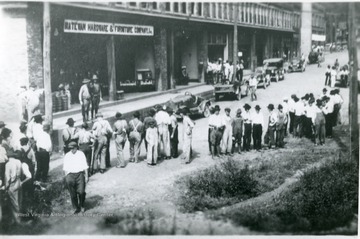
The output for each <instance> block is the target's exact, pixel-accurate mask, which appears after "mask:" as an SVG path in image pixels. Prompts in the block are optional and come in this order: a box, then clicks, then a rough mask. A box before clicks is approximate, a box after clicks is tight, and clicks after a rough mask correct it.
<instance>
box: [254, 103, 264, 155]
mask: <svg viewBox="0 0 360 239" xmlns="http://www.w3.org/2000/svg"><path fill="white" fill-rule="evenodd" d="M260 109H261V108H260V106H259V105H256V106H255V112H254V113H253V114H252V115H251V121H252V127H253V134H252V137H253V142H254V149H255V150H261V137H262V132H263V128H264V115H263V113H262V112H260Z"/></svg>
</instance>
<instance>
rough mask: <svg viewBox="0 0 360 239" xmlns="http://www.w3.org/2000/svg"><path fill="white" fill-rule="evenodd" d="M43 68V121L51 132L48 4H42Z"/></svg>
mask: <svg viewBox="0 0 360 239" xmlns="http://www.w3.org/2000/svg"><path fill="white" fill-rule="evenodd" d="M43 31H44V43H43V64H44V65H43V66H44V91H45V120H46V121H47V122H49V124H50V129H51V131H52V126H53V117H52V114H53V112H52V104H53V102H52V96H51V73H50V72H51V66H50V39H51V25H50V3H49V2H44V9H43Z"/></svg>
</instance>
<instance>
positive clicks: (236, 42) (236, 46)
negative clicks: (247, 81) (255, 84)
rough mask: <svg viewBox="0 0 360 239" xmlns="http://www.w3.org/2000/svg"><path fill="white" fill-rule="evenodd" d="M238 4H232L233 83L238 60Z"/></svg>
mask: <svg viewBox="0 0 360 239" xmlns="http://www.w3.org/2000/svg"><path fill="white" fill-rule="evenodd" d="M239 4H240V3H239V2H237V3H234V8H233V16H234V47H233V69H234V71H233V72H234V74H233V79H232V80H233V81H235V79H236V59H238V55H237V54H238V31H237V30H238V29H237V22H238V20H239Z"/></svg>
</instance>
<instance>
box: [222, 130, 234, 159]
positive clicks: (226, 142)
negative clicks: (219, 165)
mask: <svg viewBox="0 0 360 239" xmlns="http://www.w3.org/2000/svg"><path fill="white" fill-rule="evenodd" d="M232 141H233V140H232V128H231V127H226V128H225V130H224V133H223V137H222V144H221V151H222V152H223V153H231V148H232V144H233V142H232Z"/></svg>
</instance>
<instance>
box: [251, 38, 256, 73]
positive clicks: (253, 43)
mask: <svg viewBox="0 0 360 239" xmlns="http://www.w3.org/2000/svg"><path fill="white" fill-rule="evenodd" d="M250 59H251V63H250V67H251V70H252V71H255V68H256V65H257V57H256V32H255V31H253V32H252V35H251V57H250Z"/></svg>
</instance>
